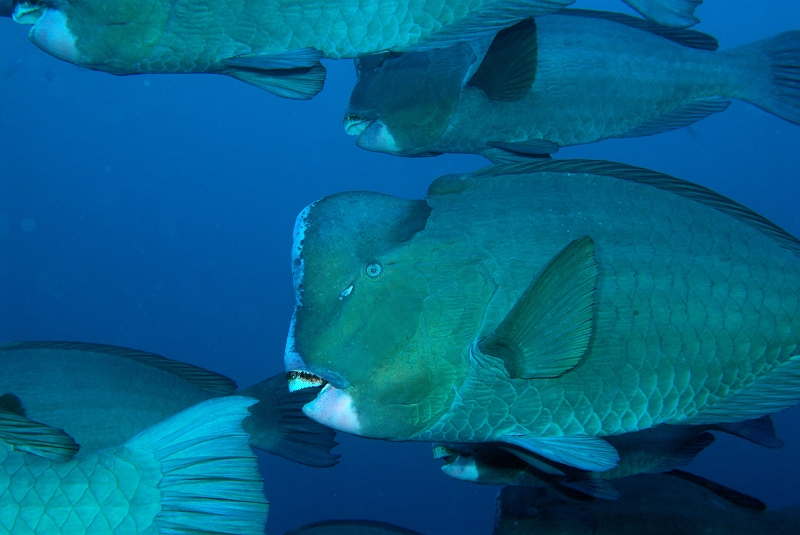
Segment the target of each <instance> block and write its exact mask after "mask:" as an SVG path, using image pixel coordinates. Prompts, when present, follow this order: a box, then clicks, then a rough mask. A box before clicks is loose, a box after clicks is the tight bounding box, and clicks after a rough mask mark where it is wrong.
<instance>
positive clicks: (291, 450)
mask: <svg viewBox="0 0 800 535" xmlns="http://www.w3.org/2000/svg"><path fill="white" fill-rule="evenodd" d="M238 393H239V394H240V395H242V396H250V397H254V398H256V399H258V401H259V402H258V403H256V404H255V405H253V406H252V407H250V416H248V417H247V418H246V419H245V420H244V424H243V425H244V428H245V430H246V431H247V432H248V433H250V445H251V446H253V447H254V448H258V449H261V450H264V451H267V452H269V453H272V454H274V455H280V456H281V457H284V458H286V459H289V460H292V461H295V462H298V463H301V464H305V465H308V466H314V467H317V468H326V467H329V466H334V465H335V464H336V463H338V462H339V456H338V455H336V454H334V453H331V449H332V448H333V447H334V446H336V445H337V444H338V442H336V441H334V438H335V437H336V431H334V430H333V429H331V428H329V427H325V426H324V425H322V424H320V423H317V422H315V421H314V420H312V419H311V418H309V417H308V416H306V415H305V414H303V405H305V404H306V403H309V402H311V401H313V400H314V398H315V397H316V396H317V393H318V390H317V389H313V388H308V389H304V390H299V391H297V392H289V386H288V383H287V381H286V374H284V373H280V374H278V375H276V376H274V377H270V378H269V379H266V380H264V381H262V382H260V383H258V384H255V385H253V386H251V387H249V388H245V389H244V390H240V391H239V392H238Z"/></svg>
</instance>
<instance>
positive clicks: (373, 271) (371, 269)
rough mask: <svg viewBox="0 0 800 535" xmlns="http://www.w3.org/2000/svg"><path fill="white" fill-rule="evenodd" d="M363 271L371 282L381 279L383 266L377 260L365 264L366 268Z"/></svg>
mask: <svg viewBox="0 0 800 535" xmlns="http://www.w3.org/2000/svg"><path fill="white" fill-rule="evenodd" d="M364 271H365V272H366V274H367V277H369V278H370V279H372V280H377V279H379V278H381V275H383V264H381V263H380V262H378V261H377V260H371V261H370V262H369V263H368V264H367V267H366V268H365V270H364Z"/></svg>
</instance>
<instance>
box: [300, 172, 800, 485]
mask: <svg viewBox="0 0 800 535" xmlns="http://www.w3.org/2000/svg"><path fill="white" fill-rule="evenodd" d="M292 262H293V265H292V268H293V276H294V287H295V298H296V306H295V311H294V315H293V319H292V323H291V326H290V330H289V336H288V340H287V345H286V353H285V357H284V363H285V368H286V371H287V374H288V377H289V386H290V388H292V389H293V390H298V389H301V388H304V387H318V386H323V388H322V390H321V391H320V393H319V395H318V396H317V397H316V398H315V399H314V401H312V402H310V403H309V404H307V405H305V406H304V407H303V412H304V413H305V414H307V415H308V416H310V417H311V418H313V419H315V420H317V421H318V422H320V423H323V424H325V425H329V426H331V427H333V428H334V429H338V430H341V431H345V432H348V433H352V434H355V435H361V436H365V437H372V438H379V439H386V440H420V441H430V442H452V443H475V442H501V443H506V444H512V445H515V446H519V447H521V448H523V449H525V450H528V451H530V452H532V453H536V454H538V455H541V456H543V457H545V458H547V459H550V460H552V461H556V462H560V463H563V464H567V465H570V466H574V467H576V468H581V469H584V470H591V471H602V470H608V469H610V468H613V467H614V466H616V464H617V462H618V460H619V456H618V453H617V451H616V450H615V449H614V447H613V446H611V444H609V443H608V442H607V441H606V440H605V439H604V438H603V437H605V436H610V435H618V434H622V433H630V432H634V431H641V430H643V429H648V428H651V427H654V426H656V425H659V424H665V423H666V424H683V425H700V424H710V423H727V422H737V421H743V420H747V419H753V418H757V417H760V416H763V415H765V414H770V413H774V412H777V411H780V410H782V409H785V408H787V407H791V406H793V405H795V404H797V403H798V401H800V347H799V345H800V240H798V239H797V238H795V237H793V236H791V235H790V234H788V233H787V232H785V231H784V230H782V229H780V228H779V227H777V226H776V225H774V224H772V223H771V222H769V221H768V220H766V219H765V218H763V217H761V216H759V215H758V214H755V213H754V212H752V211H750V210H748V209H747V208H745V207H744V206H741V205H739V204H737V203H735V202H733V201H731V200H730V199H727V198H725V197H722V196H721V195H718V194H716V193H714V192H713V191H711V190H708V189H706V188H704V187H701V186H698V185H695V184H692V183H689V182H685V181H683V180H679V179H676V178H673V177H670V176H667V175H663V174H660V173H656V172H654V171H649V170H646V169H641V168H635V167H629V166H626V165H622V164H616V163H611V162H603V161H586V160H571V161H570V160H564V161H549V160H544V161H534V162H524V163H519V164H512V165H506V166H495V167H489V168H486V169H484V170H480V171H478V172H475V173H473V174H469V175H448V176H444V177H441V178H438V179H437V180H435V181H434V182H433V183H432V184H431V186H430V187H429V189H428V194H427V196H426V197H425V199H423V200H406V199H400V198H397V197H393V196H390V195H384V194H380V193H372V192H344V193H339V194H336V195H331V196H329V197H325V198H323V199H321V200H319V201H317V202H315V203H312V204H311V205H309V206H308V207H307V208H305V209H304V210H303V211H302V212H301V213H300V215H299V216H298V218H297V221H296V225H295V230H294V245H293V261H292Z"/></svg>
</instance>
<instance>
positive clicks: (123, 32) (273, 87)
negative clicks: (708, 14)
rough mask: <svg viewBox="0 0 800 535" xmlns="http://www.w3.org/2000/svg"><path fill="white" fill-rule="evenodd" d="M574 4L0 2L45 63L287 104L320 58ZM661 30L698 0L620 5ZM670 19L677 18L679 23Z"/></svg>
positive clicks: (320, 71) (490, 27)
mask: <svg viewBox="0 0 800 535" xmlns="http://www.w3.org/2000/svg"><path fill="white" fill-rule="evenodd" d="M572 2H574V0H468V1H464V0H422V1H419V2H396V1H394V0H391V1H390V0H366V1H365V0H290V1H287V0H70V1H67V0H29V1H28V0H13V1H9V0H0V15H3V14H8V13H11V14H13V17H14V19H15V20H16V21H17V22H20V23H22V24H33V28H32V29H31V31H30V39H31V41H32V42H33V43H34V44H35V45H36V46H38V47H39V48H41V49H42V50H44V51H45V52H48V53H49V54H52V55H53V56H55V57H57V58H59V59H62V60H64V61H68V62H71V63H74V64H76V65H81V66H83V67H88V68H90V69H95V70H100V71H105V72H110V73H112V74H144V73H173V74H178V73H218V74H227V75H230V76H233V77H234V78H237V79H239V80H242V81H245V82H247V83H250V84H253V85H255V86H258V87H261V88H262V89H266V90H267V91H271V92H272V93H275V94H277V95H279V96H283V97H289V98H311V97H313V96H314V95H315V94H316V93H317V92H319V91H320V90H321V89H322V85H323V83H324V80H325V69H324V67H323V66H322V64H321V63H320V61H319V60H320V58H322V57H326V58H332V59H339V58H354V57H357V56H360V55H362V54H371V53H376V52H384V51H388V50H392V51H401V50H414V49H419V48H429V47H433V48H437V47H441V46H448V45H450V44H453V43H456V42H459V41H463V40H469V39H474V38H476V37H480V36H485V35H487V34H490V33H494V32H497V31H498V30H501V29H502V28H504V27H507V26H510V25H512V24H514V23H515V22H517V21H519V20H522V19H524V18H526V17H533V16H539V15H544V14H547V13H552V12H554V11H558V10H559V9H561V8H563V7H564V6H566V5H569V4H571V3H572ZM626 2H628V3H629V4H630V5H631V6H632V7H634V8H635V9H638V10H640V11H641V12H642V13H644V14H646V15H650V16H652V17H653V18H655V19H656V20H659V21H662V22H664V23H666V24H677V25H686V24H692V23H694V22H696V19H694V18H693V16H692V13H693V11H694V8H695V7H696V5H697V4H698V3H699V2H698V1H697V0H626ZM672 14H679V17H678V19H675V18H673V17H672Z"/></svg>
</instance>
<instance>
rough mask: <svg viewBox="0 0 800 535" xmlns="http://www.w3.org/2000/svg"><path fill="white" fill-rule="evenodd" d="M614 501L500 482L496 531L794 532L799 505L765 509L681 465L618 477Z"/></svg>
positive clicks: (567, 534)
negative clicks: (619, 494)
mask: <svg viewBox="0 0 800 535" xmlns="http://www.w3.org/2000/svg"><path fill="white" fill-rule="evenodd" d="M617 483H618V485H619V486H620V489H621V490H622V497H621V498H620V499H619V500H618V501H603V500H594V501H588V500H581V499H570V498H568V497H566V496H564V495H563V494H561V493H559V492H557V491H555V489H553V488H538V489H535V488H529V487H506V488H504V489H503V490H501V491H500V495H499V496H498V498H497V513H496V516H495V527H494V535H640V534H645V533H646V534H647V535H699V534H704V535H764V534H766V533H769V535H792V534H796V533H800V506H794V507H789V508H786V509H780V510H777V511H766V510H765V509H766V507H765V505H764V504H763V503H762V502H761V501H759V500H757V499H755V498H752V497H750V496H747V495H745V494H742V493H740V492H737V491H735V490H732V489H729V488H726V487H724V486H722V485H719V484H717V483H714V482H713V481H709V480H707V479H703V478H701V477H699V476H694V475H692V474H687V473H685V472H681V471H678V470H676V471H674V472H670V474H642V475H638V476H633V477H628V478H625V479H620V480H619V481H618V482H617Z"/></svg>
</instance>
